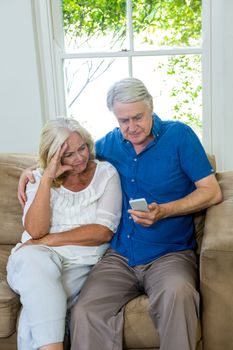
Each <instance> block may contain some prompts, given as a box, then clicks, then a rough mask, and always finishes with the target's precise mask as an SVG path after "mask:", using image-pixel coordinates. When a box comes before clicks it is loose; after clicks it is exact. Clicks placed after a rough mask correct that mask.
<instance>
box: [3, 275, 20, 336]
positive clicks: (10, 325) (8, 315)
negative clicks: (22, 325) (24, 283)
mask: <svg viewBox="0 0 233 350" xmlns="http://www.w3.org/2000/svg"><path fill="white" fill-rule="evenodd" d="M19 309H20V302H19V297H18V295H17V294H15V293H14V292H13V291H12V290H11V289H10V287H9V285H8V283H7V281H6V280H5V279H4V280H0V337H1V338H3V337H9V336H10V335H11V334H13V333H14V332H15V330H16V321H17V317H18V312H19Z"/></svg>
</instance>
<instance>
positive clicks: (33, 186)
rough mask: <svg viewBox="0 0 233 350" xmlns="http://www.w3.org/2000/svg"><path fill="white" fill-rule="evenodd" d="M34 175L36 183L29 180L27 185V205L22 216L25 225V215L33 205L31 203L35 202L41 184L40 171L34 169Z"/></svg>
mask: <svg viewBox="0 0 233 350" xmlns="http://www.w3.org/2000/svg"><path fill="white" fill-rule="evenodd" d="M33 175H34V178H35V182H34V183H31V182H28V184H27V187H26V196H27V201H26V203H25V207H24V210H23V218H22V221H23V225H24V222H25V216H26V214H27V211H28V209H29V208H30V206H31V204H32V202H33V200H34V198H35V195H36V192H37V190H38V187H39V184H40V178H41V177H40V175H39V171H38V170H34V171H33Z"/></svg>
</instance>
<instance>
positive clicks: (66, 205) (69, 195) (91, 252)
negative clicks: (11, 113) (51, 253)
mask: <svg viewBox="0 0 233 350" xmlns="http://www.w3.org/2000/svg"><path fill="white" fill-rule="evenodd" d="M95 162H96V164H97V166H96V170H95V174H94V176H93V178H92V180H91V183H90V184H89V185H88V186H87V187H86V188H85V189H84V190H82V191H79V192H73V191H70V190H68V189H66V188H65V187H63V186H61V187H59V188H51V196H50V207H51V218H50V225H51V226H50V233H55V232H57V233H59V232H63V231H67V230H70V229H73V228H75V227H79V226H82V225H86V224H101V225H104V226H106V227H108V228H109V229H110V230H111V231H113V232H116V230H117V226H118V224H119V222H120V217H121V205H122V194H121V186H120V178H119V175H118V173H117V171H116V169H115V168H114V167H113V166H112V165H111V164H110V163H108V162H100V161H98V160H95ZM33 174H34V177H35V183H33V184H32V183H28V185H27V190H26V193H27V202H26V205H25V208H24V213H23V222H24V219H25V215H26V213H27V211H28V209H29V207H30V205H31V203H32V201H33V199H34V197H35V194H36V192H37V189H38V186H39V183H40V180H41V177H42V172H41V171H40V169H36V170H34V172H33ZM30 238H31V236H30V235H29V233H27V232H26V231H24V233H23V235H22V243H23V242H25V241H27V240H28V239H30ZM108 246H109V244H108V243H105V244H102V245H100V246H94V247H93V246H79V245H66V246H59V247H49V248H51V249H52V250H55V251H56V252H57V253H59V254H60V255H61V256H63V257H64V258H67V259H69V260H72V263H77V264H83V263H84V264H95V263H96V262H97V261H98V260H99V259H100V258H101V256H102V255H103V253H104V252H105V251H106V249H107V248H108Z"/></svg>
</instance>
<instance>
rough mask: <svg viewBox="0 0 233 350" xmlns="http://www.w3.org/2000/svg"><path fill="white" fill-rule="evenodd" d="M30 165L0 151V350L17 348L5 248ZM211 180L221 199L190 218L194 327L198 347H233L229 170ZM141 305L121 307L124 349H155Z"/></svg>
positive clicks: (14, 231)
mask: <svg viewBox="0 0 233 350" xmlns="http://www.w3.org/2000/svg"><path fill="white" fill-rule="evenodd" d="M34 163H35V157H34V156H30V155H25V154H0V222H1V228H0V349H1V350H13V349H17V346H16V324H17V317H18V314H19V310H20V303H19V299H18V296H17V295H16V294H15V293H14V292H12V291H11V290H10V288H9V286H8V285H7V282H6V263H7V259H8V256H9V254H10V251H11V248H12V247H13V246H14V245H15V244H16V243H17V242H18V241H19V240H20V236H21V233H22V230H23V228H22V224H21V215H22V210H21V207H20V205H19V203H18V200H17V184H18V178H19V175H20V174H21V172H22V170H23V169H24V168H25V167H27V166H29V165H31V164H34ZM217 179H218V181H219V183H220V185H221V188H222V191H223V201H222V203H220V204H218V205H216V206H214V207H212V208H209V209H208V210H207V212H206V215H205V213H199V214H198V215H197V216H196V218H195V221H196V231H197V232H196V234H197V238H198V241H199V254H200V293H201V304H202V305H201V320H200V324H199V329H198V331H197V349H198V350H200V349H203V350H219V349H224V350H231V349H233V332H232V326H233V172H222V173H217ZM204 220H205V226H204V230H203V225H204ZM203 231H204V235H203ZM202 236H203V239H202ZM201 240H202V242H201ZM147 306H148V300H147V297H146V296H140V297H138V298H136V299H133V300H131V301H130V302H129V303H128V304H127V305H126V308H125V325H124V348H125V349H131V350H139V349H144V350H152V349H153V350H154V349H159V336H158V333H157V331H156V330H155V328H154V326H153V324H152V321H151V319H150V317H149V314H148V312H147ZM93 349H94V346H93ZM103 350H105V349H103ZM106 350H107V349H106ZM181 350H182V349H181Z"/></svg>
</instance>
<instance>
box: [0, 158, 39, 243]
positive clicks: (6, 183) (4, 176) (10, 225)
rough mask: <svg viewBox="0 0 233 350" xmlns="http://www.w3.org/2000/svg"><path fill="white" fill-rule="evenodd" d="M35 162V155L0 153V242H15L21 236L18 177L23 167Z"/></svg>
mask: <svg viewBox="0 0 233 350" xmlns="http://www.w3.org/2000/svg"><path fill="white" fill-rule="evenodd" d="M32 164H35V157H34V156H31V155H22V154H18V155H17V154H0V193H1V196H0V208H1V211H0V222H1V226H0V244H16V243H17V242H19V240H20V238H21V234H22V232H23V227H22V223H21V222H22V219H21V218H22V208H21V207H20V204H19V201H18V199H17V187H18V179H19V177H20V174H21V173H22V171H23V169H25V168H26V167H29V166H31V165H32Z"/></svg>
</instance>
